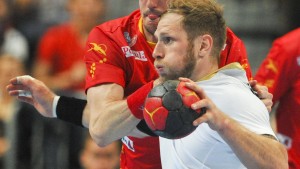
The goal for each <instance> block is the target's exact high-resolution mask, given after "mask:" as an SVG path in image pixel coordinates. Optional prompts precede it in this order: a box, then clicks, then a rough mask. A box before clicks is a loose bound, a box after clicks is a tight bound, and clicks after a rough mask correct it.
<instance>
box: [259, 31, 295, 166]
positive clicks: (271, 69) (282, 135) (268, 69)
mask: <svg viewBox="0 0 300 169" xmlns="http://www.w3.org/2000/svg"><path fill="white" fill-rule="evenodd" d="M255 79H256V80H258V82H259V83H261V84H263V85H265V86H267V87H268V88H269V92H270V93H272V94H273V102H274V103H276V102H278V103H279V105H278V108H277V110H276V122H277V130H278V139H279V140H280V141H281V142H282V143H283V144H284V145H285V146H286V148H287V150H288V155H289V166H290V168H300V28H299V29H296V30H294V31H292V32H290V33H288V34H286V35H285V36H283V37H281V38H278V39H276V40H275V41H274V43H273V46H272V48H271V50H270V52H269V54H268V55H267V57H266V59H265V60H264V61H263V62H262V65H261V66H260V68H259V69H258V72H257V74H256V76H255Z"/></svg>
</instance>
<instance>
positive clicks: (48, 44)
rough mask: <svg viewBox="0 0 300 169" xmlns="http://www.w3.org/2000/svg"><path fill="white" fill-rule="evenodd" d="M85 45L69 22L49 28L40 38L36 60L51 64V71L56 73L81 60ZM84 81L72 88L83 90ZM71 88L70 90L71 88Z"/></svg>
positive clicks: (69, 67)
mask: <svg viewBox="0 0 300 169" xmlns="http://www.w3.org/2000/svg"><path fill="white" fill-rule="evenodd" d="M84 53H85V46H84V45H82V43H81V42H80V40H79V38H78V35H77V34H76V33H75V31H74V30H73V29H72V28H71V26H70V25H69V24H63V25H58V26H54V27H52V28H50V29H49V30H48V31H47V32H46V33H45V34H44V35H43V37H42V38H41V41H40V43H39V48H38V55H37V56H38V58H37V59H38V60H42V61H43V62H47V63H49V64H50V65H51V66H52V71H53V72H52V73H53V74H58V73H61V72H64V71H67V70H69V69H71V67H72V66H73V64H75V63H77V62H82V58H83V57H82V56H83V55H84ZM84 85H85V82H84V81H82V83H80V84H78V85H77V86H75V87H74V88H72V89H80V90H84ZM72 89H71V90H72Z"/></svg>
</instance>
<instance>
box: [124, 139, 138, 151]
mask: <svg viewBox="0 0 300 169" xmlns="http://www.w3.org/2000/svg"><path fill="white" fill-rule="evenodd" d="M121 141H122V142H123V144H124V145H126V147H127V148H128V149H129V150H131V151H133V152H135V150H134V147H133V141H132V140H130V139H129V138H128V137H127V136H125V137H123V138H122V139H121Z"/></svg>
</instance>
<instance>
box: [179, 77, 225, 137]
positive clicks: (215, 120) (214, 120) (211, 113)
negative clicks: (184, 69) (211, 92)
mask: <svg viewBox="0 0 300 169" xmlns="http://www.w3.org/2000/svg"><path fill="white" fill-rule="evenodd" d="M179 80H180V81H184V82H186V84H185V86H186V87H187V88H189V89H191V90H193V91H194V92H195V93H196V94H197V95H198V96H199V98H201V100H200V101H197V102H195V103H193V104H192V105H191V108H192V109H194V110H198V109H201V108H206V113H205V114H204V115H202V116H201V117H199V118H198V119H196V120H195V121H194V122H193V125H194V126H198V125H200V124H201V123H207V124H208V125H209V126H210V128H211V129H213V130H216V131H219V130H221V129H222V128H223V127H224V125H226V123H228V122H229V120H230V118H229V117H228V116H227V115H226V114H225V113H223V112H222V111H221V110H220V109H218V108H217V106H216V105H215V104H214V103H213V101H212V100H211V99H210V98H208V96H207V95H206V94H205V92H204V90H203V89H202V88H201V87H199V86H198V85H197V84H196V83H195V82H193V81H192V80H190V79H187V78H179Z"/></svg>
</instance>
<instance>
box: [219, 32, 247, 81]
mask: <svg viewBox="0 0 300 169" xmlns="http://www.w3.org/2000/svg"><path fill="white" fill-rule="evenodd" d="M232 62H239V63H240V64H241V65H242V66H243V68H244V69H245V71H246V74H247V77H248V79H249V80H250V79H252V73H251V67H250V64H249V61H248V57H247V51H246V47H245V45H244V43H243V41H242V40H241V39H239V38H238V37H237V36H236V35H235V34H234V33H233V32H232V31H231V30H230V29H229V28H227V39H226V46H225V49H224V50H223V51H222V53H221V57H220V64H219V67H223V66H225V65H228V64H229V63H232Z"/></svg>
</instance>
